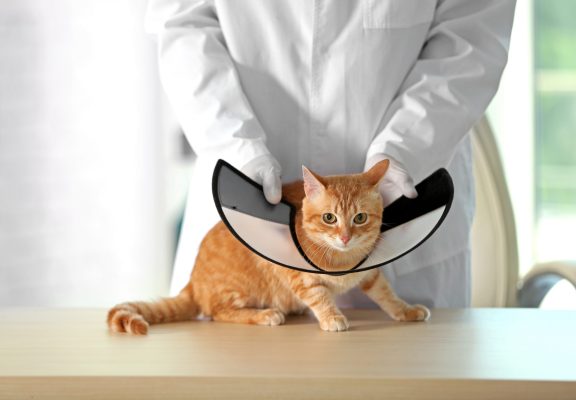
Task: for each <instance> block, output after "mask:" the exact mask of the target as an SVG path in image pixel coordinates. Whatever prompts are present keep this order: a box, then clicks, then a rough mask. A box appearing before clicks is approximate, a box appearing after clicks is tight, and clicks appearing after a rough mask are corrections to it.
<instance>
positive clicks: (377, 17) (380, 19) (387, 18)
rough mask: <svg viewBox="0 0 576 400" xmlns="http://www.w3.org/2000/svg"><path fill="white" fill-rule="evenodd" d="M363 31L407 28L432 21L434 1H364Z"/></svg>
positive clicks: (434, 7)
mask: <svg viewBox="0 0 576 400" xmlns="http://www.w3.org/2000/svg"><path fill="white" fill-rule="evenodd" d="M363 3H364V10H363V12H364V18H363V23H364V29H392V28H409V27H411V26H414V25H419V24H424V23H430V21H432V20H433V19H434V11H435V10H436V0H364V2H363Z"/></svg>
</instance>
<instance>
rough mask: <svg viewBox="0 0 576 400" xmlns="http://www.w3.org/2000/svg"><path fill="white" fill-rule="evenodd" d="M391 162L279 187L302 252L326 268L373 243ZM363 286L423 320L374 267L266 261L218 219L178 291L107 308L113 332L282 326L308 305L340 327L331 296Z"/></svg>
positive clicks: (324, 324) (323, 323) (323, 324)
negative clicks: (169, 325)
mask: <svg viewBox="0 0 576 400" xmlns="http://www.w3.org/2000/svg"><path fill="white" fill-rule="evenodd" d="M387 169H388V160H385V161H381V162H380V163H378V164H376V165H375V166H374V167H373V168H372V169H370V170H369V171H367V172H365V173H363V174H356V175H342V176H329V177H321V176H318V175H316V174H314V173H312V172H310V171H309V170H308V169H306V168H305V167H304V168H303V173H304V181H303V183H304V184H302V181H299V182H294V183H291V184H287V185H284V186H283V188H282V193H283V196H284V199H285V200H287V201H288V202H290V203H292V204H294V205H295V206H296V207H297V209H298V212H297V214H296V234H297V235H298V239H299V241H300V243H301V244H302V248H303V250H304V252H305V253H306V254H307V255H308V257H309V258H310V259H311V260H312V261H313V262H314V263H315V264H316V265H318V266H319V267H321V268H323V269H325V270H327V271H342V270H347V269H349V268H352V267H353V266H355V265H356V264H358V263H359V262H360V261H361V260H363V259H364V258H365V257H366V255H367V254H368V253H370V251H371V250H372V249H373V248H374V245H375V243H376V240H377V239H378V236H379V233H380V224H381V219H382V210H383V207H382V199H381V197H380V194H379V192H378V182H379V181H380V180H381V179H382V177H383V176H384V174H385V173H386V170H387ZM357 285H360V287H361V288H362V290H363V291H364V292H365V293H366V294H367V295H368V296H369V297H370V298H371V299H372V300H374V301H375V302H376V303H377V304H378V305H379V306H380V307H381V308H382V309H383V310H384V311H386V312H387V313H388V314H389V315H390V316H391V317H392V318H394V319H395V320H398V321H422V320H425V319H427V318H428V316H429V315H430V312H429V311H428V309H427V308H426V307H424V306H422V305H414V306H411V305H409V304H407V303H406V302H404V301H403V300H401V299H399V298H398V297H397V296H396V295H395V293H394V292H393V291H392V289H391V287H390V286H389V284H388V282H387V281H386V280H385V278H384V276H383V275H382V274H381V273H380V271H379V270H378V269H372V270H369V271H363V272H357V273H352V274H347V275H341V276H330V275H322V274H313V273H307V272H299V271H295V270H291V269H288V268H284V267H281V266H278V265H275V264H271V263H270V262H268V261H266V260H265V259H263V258H261V257H259V256H258V255H256V254H254V253H253V252H251V251H250V250H249V249H247V248H246V247H244V245H242V244H241V243H240V242H239V241H238V240H237V239H236V238H235V237H234V236H233V235H232V234H231V233H230V232H229V231H228V229H227V228H226V226H224V224H223V223H222V222H219V223H218V224H216V225H215V226H214V227H213V228H212V229H211V230H210V232H208V234H207V235H206V237H205V238H204V240H203V241H202V244H201V246H200V249H199V252H198V257H197V258H196V264H195V266H194V269H193V271H192V276H191V279H190V282H188V285H187V286H186V287H185V288H184V289H182V291H181V292H180V294H178V295H177V296H176V297H172V298H165V299H161V300H159V301H157V302H152V303H146V302H131V303H123V304H119V305H117V306H115V307H114V308H112V309H111V310H110V311H109V313H108V325H109V327H110V329H111V330H113V331H115V332H128V333H132V334H140V335H143V334H146V333H147V332H148V326H149V324H158V323H163V322H172V321H183V320H192V319H195V318H196V317H197V316H199V315H204V316H209V317H211V318H212V319H213V320H215V321H227V322H241V323H248V324H258V325H280V324H282V323H284V320H285V316H286V315H287V314H290V313H301V312H303V311H305V310H306V309H307V308H309V309H310V310H312V312H313V313H314V315H315V316H316V318H317V319H318V322H319V323H320V328H321V329H323V330H325V331H344V330H346V329H348V321H347V320H346V317H345V316H344V315H343V314H342V312H341V311H340V310H339V309H338V307H337V306H336V304H335V302H334V296H335V295H336V294H339V293H344V292H346V291H348V290H350V289H351V288H353V287H355V286H357Z"/></svg>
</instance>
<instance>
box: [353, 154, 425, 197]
mask: <svg viewBox="0 0 576 400" xmlns="http://www.w3.org/2000/svg"><path fill="white" fill-rule="evenodd" d="M382 160H390V166H389V167H388V171H386V174H385V175H384V178H382V180H381V181H380V186H379V189H380V194H381V195H382V200H383V201H384V207H386V206H388V205H389V204H391V203H393V202H394V201H396V200H398V199H399V198H400V197H402V196H406V197H408V198H409V199H414V198H416V197H418V192H417V191H416V188H415V187H414V181H413V180H412V178H411V177H410V175H408V172H406V170H405V169H404V167H403V166H402V164H400V163H399V162H398V161H396V160H394V159H393V158H391V157H387V156H386V155H385V154H375V155H373V156H372V157H370V158H369V159H368V160H366V166H365V168H364V170H365V171H368V170H369V169H370V168H371V167H372V166H374V165H375V164H376V163H378V162H380V161H382Z"/></svg>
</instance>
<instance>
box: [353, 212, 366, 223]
mask: <svg viewBox="0 0 576 400" xmlns="http://www.w3.org/2000/svg"><path fill="white" fill-rule="evenodd" d="M367 219H368V214H366V213H359V214H356V216H355V217H354V223H355V224H356V225H362V224H363V223H365V222H366V220H367Z"/></svg>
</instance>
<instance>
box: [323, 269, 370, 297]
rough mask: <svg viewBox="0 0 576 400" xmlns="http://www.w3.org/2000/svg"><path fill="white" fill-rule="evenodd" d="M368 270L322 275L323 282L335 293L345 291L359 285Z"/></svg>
mask: <svg viewBox="0 0 576 400" xmlns="http://www.w3.org/2000/svg"><path fill="white" fill-rule="evenodd" d="M367 273H368V272H367V271H366V272H355V273H352V274H347V275H340V276H330V275H322V276H321V279H322V281H323V283H324V284H325V285H326V286H327V287H328V288H330V290H331V291H332V292H334V293H335V294H339V293H344V292H347V291H348V290H350V289H352V288H354V287H356V286H358V285H359V284H360V282H362V280H364V278H365V277H366V274H367Z"/></svg>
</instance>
